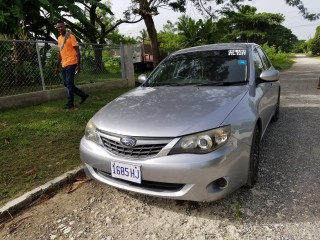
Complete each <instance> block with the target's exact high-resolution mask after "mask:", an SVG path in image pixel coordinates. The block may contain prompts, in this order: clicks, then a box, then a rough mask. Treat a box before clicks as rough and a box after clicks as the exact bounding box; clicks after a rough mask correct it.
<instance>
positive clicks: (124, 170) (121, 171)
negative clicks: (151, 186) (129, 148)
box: [111, 162, 141, 183]
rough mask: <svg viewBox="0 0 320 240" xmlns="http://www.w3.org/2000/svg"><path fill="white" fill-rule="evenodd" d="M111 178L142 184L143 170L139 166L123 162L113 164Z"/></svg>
mask: <svg viewBox="0 0 320 240" xmlns="http://www.w3.org/2000/svg"><path fill="white" fill-rule="evenodd" d="M111 176H112V177H114V178H121V179H123V180H127V181H130V182H135V183H141V169H140V166H138V165H132V164H127V163H121V162H112V163H111Z"/></svg>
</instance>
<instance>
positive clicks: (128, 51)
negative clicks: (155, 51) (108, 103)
mask: <svg viewBox="0 0 320 240" xmlns="http://www.w3.org/2000/svg"><path fill="white" fill-rule="evenodd" d="M121 71H122V79H123V80H127V83H128V87H134V86H135V80H134V68H133V45H122V44H121Z"/></svg>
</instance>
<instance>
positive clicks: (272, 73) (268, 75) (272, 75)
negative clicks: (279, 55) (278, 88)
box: [260, 69, 280, 82]
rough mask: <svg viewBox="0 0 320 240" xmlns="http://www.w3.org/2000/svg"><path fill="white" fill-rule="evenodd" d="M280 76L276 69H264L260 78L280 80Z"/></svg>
mask: <svg viewBox="0 0 320 240" xmlns="http://www.w3.org/2000/svg"><path fill="white" fill-rule="evenodd" d="M279 77H280V73H279V71H278V70H275V69H272V70H266V71H263V72H262V73H261V74H260V78H261V79H262V80H264V81H268V82H269V81H270V82H272V81H278V80H279Z"/></svg>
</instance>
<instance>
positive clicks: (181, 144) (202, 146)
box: [169, 126, 231, 155]
mask: <svg viewBox="0 0 320 240" xmlns="http://www.w3.org/2000/svg"><path fill="white" fill-rule="evenodd" d="M230 134H231V127H230V126H224V127H220V128H216V129H212V130H209V131H205V132H200V133H195V134H192V135H187V136H184V137H182V138H181V139H180V140H179V141H178V142H177V143H176V145H174V147H173V148H172V149H171V151H170V152H169V155H173V154H179V153H209V152H212V151H214V150H216V149H218V148H219V147H221V146H223V145H224V144H225V143H226V142H228V140H229V138H230Z"/></svg>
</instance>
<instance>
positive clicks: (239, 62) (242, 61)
mask: <svg viewBox="0 0 320 240" xmlns="http://www.w3.org/2000/svg"><path fill="white" fill-rule="evenodd" d="M238 64H239V65H246V64H247V60H245V59H239V60H238Z"/></svg>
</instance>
